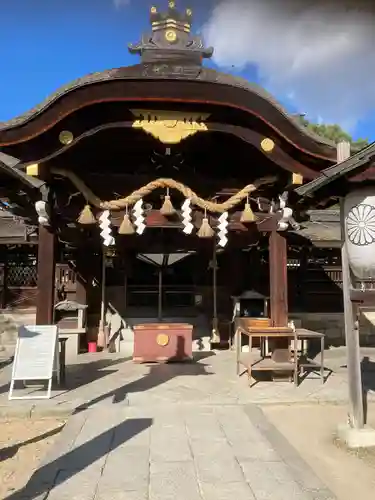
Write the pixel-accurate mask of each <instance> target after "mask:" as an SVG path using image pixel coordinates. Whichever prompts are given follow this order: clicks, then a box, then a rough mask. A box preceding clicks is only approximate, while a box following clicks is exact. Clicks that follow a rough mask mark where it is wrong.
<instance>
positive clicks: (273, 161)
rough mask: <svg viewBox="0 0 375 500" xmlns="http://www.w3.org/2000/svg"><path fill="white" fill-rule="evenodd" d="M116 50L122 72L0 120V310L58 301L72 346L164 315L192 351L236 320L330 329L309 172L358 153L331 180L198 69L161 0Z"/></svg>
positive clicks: (324, 249) (307, 151)
mask: <svg viewBox="0 0 375 500" xmlns="http://www.w3.org/2000/svg"><path fill="white" fill-rule="evenodd" d="M129 50H130V52H131V53H132V54H134V58H135V64H134V65H133V66H128V67H121V68H116V69H110V70H107V71H103V72H96V73H92V74H90V75H87V76H82V78H79V79H78V80H76V81H74V82H71V83H70V84H68V85H65V86H63V87H61V88H60V89H59V90H57V91H56V92H55V93H54V94H53V95H51V96H50V97H48V98H47V99H46V100H45V101H44V102H42V103H41V104H39V105H38V106H36V107H35V108H34V109H31V110H30V111H28V112H26V113H25V114H24V115H22V116H19V117H16V118H14V119H12V120H10V121H8V122H5V123H1V124H0V175H1V193H0V198H1V204H2V208H3V211H2V212H1V213H0V227H1V234H0V262H1V272H2V295H1V297H2V298H1V300H2V309H3V311H6V310H7V308H8V309H9V308H11V309H12V310H13V311H14V310H16V309H19V310H20V311H21V310H28V311H35V314H36V322H37V323H38V324H51V323H53V322H54V321H57V320H56V307H55V306H56V304H57V303H58V302H59V301H60V302H61V301H62V300H64V299H67V298H68V299H69V300H74V301H76V302H77V303H78V304H81V305H84V306H85V314H84V316H85V318H84V320H82V324H81V326H80V327H81V328H82V332H81V334H80V340H79V344H80V349H84V348H85V347H84V346H85V345H87V342H88V341H89V340H92V339H94V338H96V336H97V334H98V330H100V325H101V326H103V324H102V323H103V321H104V322H105V323H106V325H107V326H108V328H109V330H111V328H112V331H114V329H116V328H117V329H119V328H120V329H121V330H122V337H123V339H124V341H125V342H126V341H129V343H131V337H129V335H130V334H129V331H131V330H132V328H134V327H135V326H136V325H137V324H140V323H150V324H151V323H152V324H163V323H176V322H177V323H189V324H192V325H193V327H194V349H202V348H206V347H208V348H209V347H210V346H211V345H213V344H215V345H216V344H220V345H222V346H227V345H229V344H230V339H231V335H232V333H233V332H232V331H231V328H232V326H231V325H232V320H233V316H234V315H236V314H240V315H247V316H248V317H251V318H254V321H255V320H256V321H258V320H262V321H266V322H267V324H269V325H271V326H277V327H286V326H287V325H288V323H289V322H290V321H291V320H293V321H295V322H296V323H297V322H299V324H301V325H302V326H304V327H306V328H312V329H318V330H319V331H323V332H324V333H327V334H328V336H329V337H332V342H334V341H335V338H341V337H340V336H341V333H340V332H341V328H342V293H341V281H340V280H341V267H340V246H341V235H340V224H339V212H338V210H337V209H336V208H335V205H336V204H337V199H338V195H335V194H334V193H333V192H332V190H329V189H328V188H327V189H326V190H325V189H324V186H321V182H322V181H321V179H322V178H324V177H326V176H327V175H330V174H329V173H330V172H331V173H332V172H333V173H332V175H336V174H337V172H339V173H340V176H343V177H342V179H341V180H339V181H338V182H339V183H340V186H339V187H340V189H341V188H343V185H344V183H349V184H350V183H353V182H354V183H355V182H357V181H358V180H359V181H361V182H363V180H364V179H366V178H369V179H370V178H371V176H373V166H372V158H373V157H374V154H375V152H374V151H373V150H374V148H373V147H372V146H369V148H367V149H365V150H363V152H360V153H356V152H352V153H354V154H353V155H352V156H350V153H349V154H348V155H347V156H346V157H348V156H349V157H350V158H349V159H348V160H346V163H345V165H346V166H347V170H345V175H344V173H343V170H342V166H341V163H340V162H341V159H340V158H339V157H338V148H337V146H336V144H333V143H330V142H329V141H327V140H326V139H324V138H322V137H320V136H317V135H315V134H313V133H312V132H311V131H309V130H308V129H307V128H305V127H304V126H303V125H302V124H301V123H300V121H299V120H298V118H297V117H295V116H291V115H290V114H289V113H288V112H287V111H286V110H285V109H284V108H283V107H282V106H281V105H280V104H279V103H278V102H277V101H276V100H275V99H274V98H273V97H272V96H271V95H269V94H268V93H267V92H266V91H265V90H264V89H262V88H261V87H259V86H257V85H255V84H253V83H250V82H248V81H247V80H245V79H242V78H239V77H235V76H232V75H228V74H224V73H221V72H219V71H216V70H214V69H210V68H208V67H207V66H206V64H205V61H206V60H209V59H210V58H211V57H212V55H213V52H214V48H211V47H206V46H205V44H204V42H203V40H202V39H201V38H200V37H199V36H195V35H194V34H193V31H192V11H191V10H190V9H187V10H185V11H180V10H178V8H177V6H176V5H175V2H169V6H168V8H167V10H166V12H164V11H159V9H158V8H156V7H152V8H151V12H150V31H149V33H146V34H144V35H143V36H142V38H141V41H140V42H138V43H135V44H130V45H129ZM342 159H343V158H342ZM348 165H349V167H350V165H351V166H352V167H353V165H355V166H356V170H355V172H354V171H353V172H352V170H350V168H349V167H348ZM334 169H336V171H335V170H334ZM322 172H323V173H324V174H323V177H322ZM327 172H328V174H327ZM334 172H336V174H335V173H334ZM340 178H341V177H340ZM314 182H315V183H317V182H319V183H320V184H319V186H318V187H319V192H318V191H317V189H315V188H314ZM306 186H308V188H306ZM366 286H367V284H366ZM368 286H372V284H369V285H368ZM241 299H243V302H242V305H241V304H240V305H239V306H238V304H239V303H240V302H241ZM236 307H237V309H236ZM238 307H239V308H240V309H241V310H240V309H238ZM114 318H115V319H116V321H120V323H121V326H117V327H115V326H113V325H114V321H115V320H114ZM81 319H82V318H81ZM110 335H111V334H110ZM202 346H203V347H202Z"/></svg>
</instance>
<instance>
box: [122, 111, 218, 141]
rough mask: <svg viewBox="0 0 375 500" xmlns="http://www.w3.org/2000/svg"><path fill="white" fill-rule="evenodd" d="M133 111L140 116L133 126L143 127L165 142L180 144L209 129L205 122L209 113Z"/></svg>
mask: <svg viewBox="0 0 375 500" xmlns="http://www.w3.org/2000/svg"><path fill="white" fill-rule="evenodd" d="M132 113H133V115H135V116H136V117H137V118H138V119H137V120H135V121H134V123H133V128H140V129H143V130H144V131H145V132H147V133H148V134H151V135H152V136H153V137H155V139H158V140H159V141H160V142H162V143H164V144H178V143H179V142H181V141H182V140H183V139H186V138H187V137H189V136H191V135H194V134H196V133H197V132H206V131H207V130H208V129H207V125H206V124H205V123H203V120H206V119H207V118H208V116H209V115H208V114H198V113H190V114H188V115H186V114H184V113H181V112H178V111H146V110H132Z"/></svg>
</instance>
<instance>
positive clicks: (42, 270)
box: [36, 226, 56, 325]
mask: <svg viewBox="0 0 375 500" xmlns="http://www.w3.org/2000/svg"><path fill="white" fill-rule="evenodd" d="M55 243H56V238H55V235H54V233H53V232H52V230H51V229H50V228H46V227H44V226H39V238H38V292H37V301H36V324H37V325H51V324H53V306H54V301H55V266H56V245H55Z"/></svg>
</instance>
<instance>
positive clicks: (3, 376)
mask: <svg viewBox="0 0 375 500" xmlns="http://www.w3.org/2000/svg"><path fill="white" fill-rule="evenodd" d="M362 355H363V356H368V357H369V359H370V361H369V363H368V364H367V365H368V369H367V370H366V371H365V372H364V374H363V375H364V376H363V380H364V384H365V389H366V393H367V399H368V401H369V402H371V401H375V377H374V374H375V370H374V367H375V349H370V350H369V349H367V350H363V352H362ZM234 358H235V353H234V352H231V351H222V352H217V353H216V354H215V353H202V354H198V353H196V360H197V362H196V363H185V364H168V365H137V364H134V363H133V362H132V361H131V359H129V358H124V357H123V356H122V355H121V354H109V353H97V354H83V355H80V356H78V357H77V361H76V363H75V364H72V365H70V366H69V367H68V371H67V387H66V389H64V390H61V389H59V388H56V387H55V388H54V390H53V397H52V399H51V400H49V401H46V400H44V401H42V400H39V401H30V400H29V401H11V402H9V401H8V388H9V381H10V377H11V369H12V366H11V364H9V365H7V366H5V367H4V368H3V369H0V416H1V415H3V416H6V415H8V414H9V413H10V414H11V415H14V414H15V413H17V412H21V413H24V415H25V416H27V415H29V414H30V413H31V412H34V413H36V412H41V413H45V412H46V411H47V409H48V408H49V409H50V411H51V412H52V414H55V413H56V412H58V411H61V412H63V411H64V409H66V411H67V412H68V413H69V412H70V411H71V410H72V409H75V408H76V407H81V408H82V407H90V408H92V407H96V406H98V405H102V404H110V403H111V402H112V401H126V402H127V404H128V405H131V406H133V405H137V406H139V405H143V406H149V405H164V404H171V403H176V404H184V405H189V404H194V405H195V404H198V403H203V404H216V405H221V404H224V405H234V404H248V403H255V404H268V403H271V404H275V403H278V404H280V403H288V404H290V403H301V402H303V403H325V402H329V403H332V402H334V403H344V404H345V403H346V402H347V398H348V387H347V370H346V367H345V365H346V357H345V349H341V348H339V349H334V350H329V351H326V366H327V367H329V368H331V369H332V370H333V371H332V373H330V372H329V371H327V372H326V373H327V380H326V382H325V384H321V382H320V379H319V374H310V375H309V376H308V377H307V378H306V379H305V380H303V381H302V382H301V384H300V385H299V387H297V388H296V387H295V386H294V385H293V384H291V383H288V382H277V383H272V382H260V383H258V384H257V385H255V386H254V387H252V388H251V389H250V388H249V386H248V381H247V377H246V376H243V377H241V378H239V377H238V376H237V375H236V367H235V360H234ZM35 391H36V389H35V388H32V387H30V388H28V389H25V390H22V391H21V393H23V394H24V395H25V394H26V393H35ZM18 394H19V393H18Z"/></svg>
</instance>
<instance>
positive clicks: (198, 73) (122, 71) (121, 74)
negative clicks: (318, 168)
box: [0, 64, 336, 156]
mask: <svg viewBox="0 0 375 500" xmlns="http://www.w3.org/2000/svg"><path fill="white" fill-rule="evenodd" d="M150 66H155V65H149V64H136V65H133V66H126V67H120V68H114V69H110V70H106V71H101V72H95V73H90V74H88V75H85V76H83V77H81V78H77V79H76V80H73V81H72V82H70V83H68V84H67V85H64V86H62V87H60V88H59V89H58V90H57V91H56V92H54V93H53V94H51V95H49V96H48V97H47V98H46V99H45V100H43V101H42V102H41V103H39V104H38V105H37V106H35V107H33V108H31V109H30V110H28V111H27V112H26V113H24V114H22V115H20V116H17V117H15V118H12V119H11V120H9V121H6V122H0V134H1V133H2V132H5V131H7V130H10V129H15V128H17V127H21V126H23V125H25V124H26V123H27V122H29V121H31V120H34V119H36V118H37V117H38V115H40V114H42V113H43V112H44V111H46V110H47V109H49V108H50V107H52V105H53V104H54V103H55V102H56V101H57V100H59V99H60V98H62V97H64V96H65V95H67V94H69V93H71V92H73V91H74V90H77V89H80V88H83V87H86V86H90V85H93V84H97V83H104V82H111V81H116V80H137V79H138V80H143V81H145V80H160V79H166V80H175V81H180V82H181V81H196V82H206V83H211V84H219V85H223V86H228V87H232V88H240V89H243V90H245V91H248V92H249V93H252V94H254V95H256V96H257V97H259V98H260V99H262V100H264V101H265V103H268V104H270V105H271V106H272V107H273V108H274V109H275V111H277V112H278V113H279V115H281V116H282V117H283V118H284V119H285V120H287V121H289V122H290V124H291V125H292V126H293V127H294V128H295V129H296V131H298V132H299V133H300V134H301V135H302V136H305V137H306V138H309V139H310V140H311V141H312V142H315V143H316V144H320V145H322V147H323V148H324V147H325V149H326V148H327V147H328V148H329V149H331V148H332V150H336V145H335V144H334V143H333V142H332V141H329V140H327V139H325V138H324V137H321V136H319V135H317V134H315V133H314V132H312V131H310V130H309V129H307V128H306V127H304V126H303V125H302V124H301V123H300V122H299V121H298V119H297V118H296V117H294V116H291V115H290V114H289V113H288V112H287V111H286V109H285V108H284V107H283V106H282V105H281V104H280V103H279V102H278V101H277V100H276V99H275V98H274V97H273V96H272V95H271V94H270V93H269V92H267V91H266V90H264V89H263V88H262V87H260V86H259V85H257V84H254V83H251V82H248V81H247V80H245V79H244V78H241V77H238V76H232V75H229V74H226V73H221V72H218V71H215V70H213V69H209V68H205V67H199V68H196V67H192V71H186V72H184V73H182V74H160V73H159V74H158V73H156V72H155V71H152V70H150ZM187 69H188V70H189V69H190V68H187ZM249 112H251V110H250V109H249ZM323 156H326V155H323Z"/></svg>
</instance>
